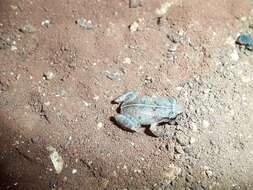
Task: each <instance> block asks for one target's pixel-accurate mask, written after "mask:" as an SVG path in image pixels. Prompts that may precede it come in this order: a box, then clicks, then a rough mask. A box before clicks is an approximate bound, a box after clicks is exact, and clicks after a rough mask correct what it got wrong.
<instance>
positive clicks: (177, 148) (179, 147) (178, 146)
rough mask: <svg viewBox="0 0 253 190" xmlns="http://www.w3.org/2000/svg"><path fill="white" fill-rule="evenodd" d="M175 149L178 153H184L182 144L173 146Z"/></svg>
mask: <svg viewBox="0 0 253 190" xmlns="http://www.w3.org/2000/svg"><path fill="white" fill-rule="evenodd" d="M175 151H176V152H177V153H178V154H184V150H183V148H182V146H180V145H176V146H175Z"/></svg>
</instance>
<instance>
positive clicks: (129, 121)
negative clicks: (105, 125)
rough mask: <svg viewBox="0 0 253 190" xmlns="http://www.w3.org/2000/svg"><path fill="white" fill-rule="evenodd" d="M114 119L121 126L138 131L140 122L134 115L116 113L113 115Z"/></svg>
mask: <svg viewBox="0 0 253 190" xmlns="http://www.w3.org/2000/svg"><path fill="white" fill-rule="evenodd" d="M114 119H115V120H116V122H117V123H118V124H119V125H120V126H121V127H124V128H126V129H129V130H131V131H135V132H139V129H140V124H139V122H138V121H137V120H136V119H135V118H134V117H131V116H129V115H122V114H118V115H116V116H115V117H114Z"/></svg>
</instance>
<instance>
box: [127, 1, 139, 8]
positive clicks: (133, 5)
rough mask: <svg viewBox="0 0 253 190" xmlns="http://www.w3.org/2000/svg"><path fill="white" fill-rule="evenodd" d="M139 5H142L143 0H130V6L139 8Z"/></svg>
mask: <svg viewBox="0 0 253 190" xmlns="http://www.w3.org/2000/svg"><path fill="white" fill-rule="evenodd" d="M139 6H141V0H129V7H130V8H137V7H139Z"/></svg>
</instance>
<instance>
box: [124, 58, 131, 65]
mask: <svg viewBox="0 0 253 190" xmlns="http://www.w3.org/2000/svg"><path fill="white" fill-rule="evenodd" d="M123 63H124V64H131V63H132V60H131V59H130V58H129V57H125V58H124V60H123Z"/></svg>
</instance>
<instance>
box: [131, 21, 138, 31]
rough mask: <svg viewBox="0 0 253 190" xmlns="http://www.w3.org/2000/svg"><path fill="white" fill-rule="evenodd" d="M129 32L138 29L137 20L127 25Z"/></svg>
mask: <svg viewBox="0 0 253 190" xmlns="http://www.w3.org/2000/svg"><path fill="white" fill-rule="evenodd" d="M129 29H130V32H136V31H138V29H139V23H138V22H136V21H135V22H133V23H132V24H131V25H130V26H129Z"/></svg>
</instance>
